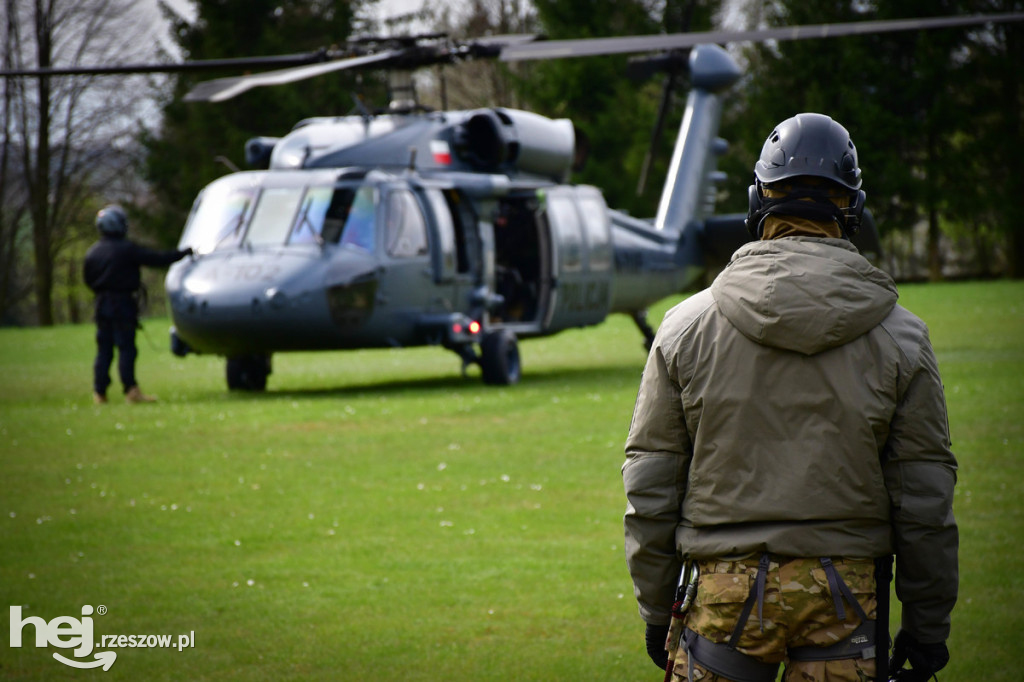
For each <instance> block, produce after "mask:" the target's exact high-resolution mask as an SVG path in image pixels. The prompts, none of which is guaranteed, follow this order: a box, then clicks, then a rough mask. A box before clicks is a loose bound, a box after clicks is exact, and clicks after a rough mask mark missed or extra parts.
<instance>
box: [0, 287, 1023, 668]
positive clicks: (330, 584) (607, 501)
mask: <svg viewBox="0 0 1024 682" xmlns="http://www.w3.org/2000/svg"><path fill="white" fill-rule="evenodd" d="M902 302H903V303H904V305H906V306H907V307H909V308H910V309H911V310H914V311H915V312H917V313H918V314H919V315H921V316H922V317H924V319H925V320H926V321H927V322H928V324H929V326H930V328H931V330H932V340H933V343H934V345H935V348H936V351H937V354H938V357H939V363H940V368H941V370H942V373H943V378H944V381H945V384H946V389H947V399H948V402H949V408H950V422H951V424H950V425H951V430H952V437H953V443H954V449H955V451H956V452H957V455H958V457H959V459H960V464H961V469H960V482H959V485H958V489H957V503H956V504H957V507H956V511H957V517H958V520H959V522H960V525H961V536H962V537H961V583H962V588H961V600H960V603H959V604H958V606H957V609H956V611H955V612H954V623H953V632H954V635H953V639H952V641H951V642H950V648H951V650H952V655H953V660H952V662H951V663H950V666H949V668H948V671H947V672H946V673H944V674H942V679H943V680H944V682H945V681H948V680H978V679H985V680H1016V679H1018V676H1019V670H1020V669H1021V663H1022V661H1024V658H1022V655H1021V654H1020V650H1019V647H1018V645H1017V641H1016V631H1017V630H1018V629H1019V626H1020V625H1021V623H1022V617H1021V615H1020V613H1021V606H1020V604H1021V601H1022V598H1024V589H1022V587H1024V580H1022V578H1021V577H1020V571H1019V570H1018V568H1017V563H1018V562H1017V559H1018V557H1020V555H1021V550H1020V545H1021V540H1022V529H1024V523H1022V521H1024V519H1022V509H1024V502H1022V499H1024V466H1022V450H1024V284H1022V283H1004V282H996V283H984V284H976V283H969V284H946V285H927V286H925V285H918V286H904V287H902ZM670 303H672V301H668V302H666V303H665V304H664V305H662V306H660V307H659V308H658V309H657V310H655V311H653V312H652V316H651V319H652V321H655V322H656V321H657V320H659V319H660V315H661V313H662V312H663V311H664V310H665V309H666V308H667V307H668V305H669V304H670ZM166 327H167V321H166V320H149V321H147V323H146V334H145V335H140V337H139V347H140V360H139V366H138V372H139V377H140V382H141V384H142V387H143V389H144V390H146V391H147V392H151V393H155V394H157V395H158V396H160V402H159V403H157V404H155V405H144V406H127V405H124V404H122V403H121V402H120V401H116V400H115V401H113V402H112V404H110V405H107V406H103V407H95V406H93V405H92V402H91V397H90V363H91V359H92V354H93V341H92V333H93V332H92V328H91V327H90V326H87V325H86V326H66V327H58V328H53V329H4V330H0V373H2V376H3V380H2V381H3V383H2V386H3V388H2V391H0V470H2V472H3V477H2V480H3V492H0V552H2V557H3V560H2V562H0V602H3V603H5V604H6V605H8V606H12V605H21V606H23V609H24V610H23V617H28V616H38V617H41V618H42V619H43V620H45V621H51V620H52V619H54V618H57V617H58V616H70V617H76V618H79V617H80V614H81V607H82V606H83V605H92V606H99V605H103V606H105V607H106V613H105V615H102V616H101V615H98V614H97V615H93V616H92V621H93V624H94V629H95V640H97V641H99V639H100V638H101V637H102V636H104V635H121V634H124V635H173V641H174V642H175V643H177V641H178V640H177V638H178V635H181V634H189V633H192V632H194V642H195V646H194V648H186V649H184V650H182V651H178V650H177V648H153V649H142V648H121V649H116V650H115V651H116V652H117V660H116V662H115V663H114V664H113V666H112V667H111V668H110V670H109V672H106V673H103V675H104V679H131V680H138V679H168V680H183V679H195V680H201V679H209V680H232V679H237V680H284V679H295V680H298V679H302V680H315V679H323V680H397V679H402V680H477V679H509V680H584V679H586V680H594V679H600V680H642V679H650V680H654V679H660V677H659V675H660V673H659V671H658V670H657V669H655V668H654V667H653V665H652V664H651V663H650V662H649V661H648V659H647V657H646V654H645V653H644V650H643V624H642V622H641V621H640V619H639V617H638V616H637V614H636V608H635V604H634V601H633V596H632V587H631V585H630V581H629V576H628V574H627V572H626V569H625V562H624V559H623V550H622V529H621V516H622V511H623V508H624V498H623V494H622V489H621V481H620V477H619V466H620V464H621V461H622V444H623V440H624V438H625V433H626V429H627V427H628V424H629V418H630V412H631V409H632V404H633V400H634V398H635V395H636V387H637V382H638V380H639V375H640V371H641V369H642V366H643V362H644V357H645V353H644V350H643V347H642V343H641V337H640V335H639V333H638V332H637V330H636V329H635V327H634V326H633V325H632V323H631V322H630V321H628V320H626V319H613V320H610V321H609V322H607V323H605V324H603V325H601V326H600V327H598V328H595V329H591V330H580V331H573V332H567V333H564V334H562V335H559V336H557V337H554V338H551V339H543V340H537V341H531V342H525V343H523V344H521V347H520V350H521V353H522V357H523V365H524V377H523V381H522V383H521V384H519V385H517V386H515V387H511V388H500V389H496V388H492V387H485V386H483V385H482V383H481V382H480V380H479V377H478V370H475V369H474V370H470V376H469V377H468V378H463V377H462V376H460V373H459V361H458V359H457V358H456V357H455V356H454V355H452V354H450V353H447V352H446V351H443V350H441V349H433V348H428V349H412V350H402V351H358V352H348V353H340V352H339V353H319V354H306V353H301V354H291V355H279V356H276V357H275V361H274V374H273V375H272V376H271V378H270V382H269V390H268V391H267V393H265V394H262V395H246V394H237V393H228V392H227V391H226V390H225V388H224V376H223V374H224V368H223V361H222V360H220V359H218V358H207V357H195V356H193V357H189V358H187V359H184V360H182V359H179V358H175V357H173V356H171V355H170V353H169V352H168V351H167V350H166V345H167V344H166V334H165V331H164V330H165V329H166ZM151 344H152V345H151ZM115 393H116V392H115V391H113V390H112V391H111V395H112V396H113V395H115ZM24 633H25V635H24V636H25V639H26V642H25V646H23V647H21V648H18V649H15V648H11V647H10V646H8V645H7V643H6V642H5V646H4V648H3V649H2V653H0V678H3V679H12V680H53V679H82V678H83V677H84V676H86V675H91V674H96V673H89V672H86V671H80V670H74V669H72V668H70V667H67V666H65V665H62V664H61V663H58V662H57V661H55V660H54V659H53V658H52V657H51V654H52V653H54V652H60V653H63V654H64V655H66V656H68V657H74V653H73V652H72V650H70V649H59V648H58V647H55V646H50V647H47V648H46V649H37V648H36V647H35V646H34V641H32V637H33V634H34V628H33V627H32V626H26V627H25V628H24ZM65 641H68V640H67V639H66V640H65ZM92 653H95V652H92ZM87 658H91V653H90V654H89V655H88V656H87Z"/></svg>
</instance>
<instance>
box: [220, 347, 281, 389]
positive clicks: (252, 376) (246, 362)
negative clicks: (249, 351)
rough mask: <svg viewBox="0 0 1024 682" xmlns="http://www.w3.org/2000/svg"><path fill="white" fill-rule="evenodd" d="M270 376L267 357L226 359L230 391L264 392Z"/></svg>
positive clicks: (255, 355) (237, 356) (252, 356)
mask: <svg viewBox="0 0 1024 682" xmlns="http://www.w3.org/2000/svg"><path fill="white" fill-rule="evenodd" d="M269 374H270V356H269V355H260V354H253V355H234V356H232V357H229V358H228V363H227V378H228V389H229V390H232V391H265V390H266V389H267V376H268V375H269Z"/></svg>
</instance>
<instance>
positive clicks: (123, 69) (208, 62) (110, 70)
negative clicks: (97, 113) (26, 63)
mask: <svg viewBox="0 0 1024 682" xmlns="http://www.w3.org/2000/svg"><path fill="white" fill-rule="evenodd" d="M324 59H326V56H325V53H324V51H323V50H320V51H317V52H306V53H303V54H286V55H278V56H274V57H236V58H231V59H197V60H195V61H190V62H168V63H165V64H111V65H110V66H53V67H49V68H45V69H11V70H6V71H0V77H5V78H6V77H14V76H93V75H111V74H125V73H175V72H185V71H209V70H213V69H258V68H265V67H269V66H282V67H283V66H301V65H303V64H314V63H316V62H322V61H324Z"/></svg>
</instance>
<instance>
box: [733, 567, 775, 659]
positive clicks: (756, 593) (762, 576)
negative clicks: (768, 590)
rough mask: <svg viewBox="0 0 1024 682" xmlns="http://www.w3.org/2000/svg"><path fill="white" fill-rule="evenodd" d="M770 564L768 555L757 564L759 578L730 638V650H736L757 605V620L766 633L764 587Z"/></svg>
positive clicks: (755, 580) (751, 588)
mask: <svg viewBox="0 0 1024 682" xmlns="http://www.w3.org/2000/svg"><path fill="white" fill-rule="evenodd" d="M768 564H769V558H768V554H767V553H765V554H762V555H761V560H760V561H759V562H758V564H757V576H756V577H755V578H754V584H753V585H751V586H750V593H749V594H748V595H747V601H745V602H743V610H742V611H741V612H740V618H739V620H738V621H736V627H735V628H733V630H732V636H731V637H729V648H730V649H735V648H736V645H737V644H738V643H739V641H740V636H741V635H742V634H743V628H744V627H746V625H747V620H748V619H749V618H750V612H751V611H753V610H754V604H755V603H756V604H757V619H758V621H759V622H760V624H761V632H764V585H765V581H766V580H767V579H768Z"/></svg>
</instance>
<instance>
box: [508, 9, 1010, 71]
mask: <svg viewBox="0 0 1024 682" xmlns="http://www.w3.org/2000/svg"><path fill="white" fill-rule="evenodd" d="M1022 20H1024V12H1006V13H1003V14H975V15H971V16H962V17H933V18H930V19H896V20H886V21H857V22H851V23H846V24H813V25H805V26H783V27H780V28H767V29H758V30H753V31H702V32H699V33H670V34H665V35H650V36H628V37H623V38H587V39H582V40H550V41H546V42H544V41H541V42H536V43H527V44H525V45H511V46H509V47H508V48H506V49H505V50H503V51H502V53H501V57H500V59H501V61H504V62H511V61H523V60H528V59H561V58H565V57H588V56H596V55H606V54H625V53H628V52H654V51H657V50H678V49H682V48H686V47H694V46H696V45H700V44H702V43H745V42H764V41H767V40H804V39H808V38H833V37H838V36H850V35H866V34H872V33H890V32H894V31H914V30H924V29H933V28H945V27H950V26H972V25H975V24H987V23H996V22H1007V21H1022Z"/></svg>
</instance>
